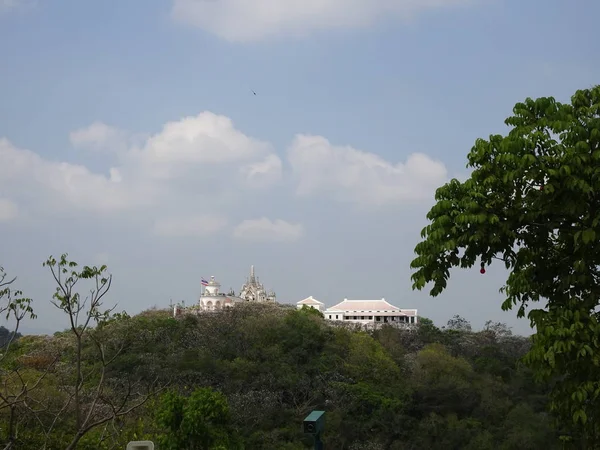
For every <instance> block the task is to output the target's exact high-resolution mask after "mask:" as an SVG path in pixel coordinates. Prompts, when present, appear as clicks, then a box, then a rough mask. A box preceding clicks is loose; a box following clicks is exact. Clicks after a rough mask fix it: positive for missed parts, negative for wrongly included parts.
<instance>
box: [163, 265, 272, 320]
mask: <svg viewBox="0 0 600 450" xmlns="http://www.w3.org/2000/svg"><path fill="white" fill-rule="evenodd" d="M201 284H202V286H203V287H204V289H203V291H202V292H201V294H200V298H199V299H198V302H197V303H196V304H193V305H191V306H187V307H186V306H185V304H184V303H183V302H181V303H179V304H177V305H174V306H173V316H174V317H178V316H181V315H183V314H200V313H204V312H211V311H220V310H223V309H224V308H231V307H233V306H235V305H236V304H239V303H244V302H252V303H266V302H275V301H276V296H275V292H273V291H270V292H267V291H266V289H265V287H264V286H263V285H262V284H261V283H260V282H259V280H258V277H257V276H256V275H255V274H254V266H251V267H250V277H248V278H247V279H246V283H244V285H243V286H242V289H241V291H240V293H239V295H236V294H235V292H234V290H233V289H230V290H229V292H228V293H227V294H225V293H223V292H221V291H220V289H221V283H219V282H218V281H217V280H216V279H215V277H214V276H211V277H210V281H206V280H204V279H202V283H201Z"/></svg>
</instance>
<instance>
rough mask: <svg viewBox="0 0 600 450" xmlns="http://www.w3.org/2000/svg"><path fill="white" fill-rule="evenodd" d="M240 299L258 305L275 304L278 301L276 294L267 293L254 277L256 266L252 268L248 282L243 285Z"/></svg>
mask: <svg viewBox="0 0 600 450" xmlns="http://www.w3.org/2000/svg"><path fill="white" fill-rule="evenodd" d="M240 298H242V299H243V300H245V301H247V302H257V303H266V302H275V301H276V299H277V297H276V295H275V292H273V291H269V292H267V290H266V289H265V287H264V286H263V285H262V284H261V283H260V281H259V280H258V277H257V276H255V275H254V266H250V277H249V278H246V282H245V283H244V284H243V285H242V289H241V290H240Z"/></svg>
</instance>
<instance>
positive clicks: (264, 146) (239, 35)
mask: <svg viewBox="0 0 600 450" xmlns="http://www.w3.org/2000/svg"><path fill="white" fill-rule="evenodd" d="M542 5H543V6H542ZM599 16H600V3H598V2H597V1H594V0H572V1H570V2H565V1H562V0H548V1H546V2H543V3H541V2H539V1H533V0H121V1H119V2H116V1H106V0H87V1H81V0H38V1H36V0H0V265H2V266H4V268H5V269H6V271H7V272H8V273H10V274H11V275H14V276H18V280H17V282H16V283H17V286H18V287H19V288H20V289H22V290H23V291H24V293H25V294H26V295H27V296H29V297H31V298H33V299H34V303H33V305H34V308H35V311H36V313H37V314H38V319H37V320H36V321H32V322H28V323H26V324H25V326H24V328H23V329H24V330H25V331H26V332H27V331H28V332H41V333H46V332H52V331H55V330H57V329H62V328H63V327H64V326H66V321H65V319H64V317H63V316H61V314H60V313H59V312H58V311H57V310H56V308H54V307H53V306H52V305H51V303H50V299H51V296H52V293H53V291H54V288H55V286H54V284H53V281H52V277H51V275H50V273H49V272H48V270H47V269H45V268H43V267H42V262H43V261H44V260H45V259H46V258H47V257H48V256H49V255H54V256H58V255H60V254H61V253H65V252H66V253H68V254H69V257H70V258H71V259H73V260H75V261H77V262H79V263H80V264H82V265H84V264H87V265H95V264H98V265H99V264H107V266H108V268H109V271H110V272H111V273H112V274H113V285H112V288H111V292H110V294H109V295H108V296H107V297H105V299H106V303H107V305H113V304H118V309H119V310H123V309H124V310H126V311H127V312H129V313H130V314H134V313H138V312H140V311H142V310H144V309H147V308H150V307H154V306H158V307H167V306H168V305H169V303H170V300H172V301H174V302H179V301H182V300H184V301H185V302H186V304H191V303H192V302H194V301H195V300H196V299H197V297H198V295H199V293H200V288H201V285H200V279H201V278H202V277H204V278H206V277H209V276H211V275H214V276H215V277H216V278H217V279H218V280H219V281H220V282H221V283H222V285H223V289H228V288H229V287H232V288H234V289H235V290H236V291H237V290H239V288H240V287H241V285H242V283H243V282H244V280H245V277H246V276H247V275H248V272H249V268H250V265H251V264H253V265H254V266H255V267H256V272H257V275H258V276H259V277H260V279H261V281H262V282H263V283H264V284H265V287H267V288H268V289H273V290H275V292H276V293H277V297H278V300H279V301H280V302H282V303H295V302H297V301H299V300H302V299H304V298H306V297H308V296H310V295H312V296H313V297H315V298H317V299H319V300H321V301H323V302H324V303H325V304H326V305H328V306H332V305H334V304H336V303H338V302H339V301H341V300H343V299H344V298H348V299H379V298H385V299H386V300H388V301H389V302H391V303H392V304H394V305H396V306H398V307H401V308H417V309H418V310H419V315H421V316H424V317H429V318H431V319H432V320H433V321H434V322H435V323H436V324H438V325H440V326H441V325H444V324H445V323H446V322H447V321H448V319H450V318H451V317H452V316H453V315H455V314H459V315H461V316H463V317H465V318H466V319H468V320H469V321H471V323H472V325H473V327H474V328H481V327H482V326H483V324H484V323H485V321H487V320H493V321H500V322H505V323H507V324H508V325H510V326H511V327H513V331H514V332H516V333H519V334H528V333H530V329H529V324H528V321H527V320H518V319H517V318H516V312H515V311H509V312H503V311H501V308H500V305H501V303H502V295H501V294H500V293H499V288H500V287H501V286H502V285H503V282H504V281H505V280H506V276H507V273H506V271H505V269H504V268H503V267H500V266H499V265H492V266H491V267H489V268H488V270H487V272H486V273H485V274H484V275H482V274H480V273H479V268H478V267H474V268H473V269H470V270H460V271H458V270H457V271H454V272H452V276H451V280H450V282H449V285H448V289H447V290H446V291H445V292H444V293H443V294H442V295H440V296H438V297H435V298H431V297H429V295H428V292H427V291H422V292H416V291H413V290H412V289H411V281H410V275H411V270H410V267H409V264H410V261H411V260H412V259H413V257H414V247H415V245H416V244H417V243H418V242H419V239H420V235H419V233H420V230H421V229H422V228H423V227H424V226H425V225H426V224H427V221H426V219H425V214H426V213H427V211H428V209H429V208H430V207H431V206H432V205H433V201H434V200H433V199H434V197H433V195H434V191H435V189H436V188H437V187H439V186H440V185H442V184H444V183H445V182H446V181H448V180H449V179H451V178H453V177H457V178H459V179H464V178H465V177H467V176H468V173H469V172H468V169H467V168H466V155H467V154H468V152H469V150H470V148H471V147H472V145H473V144H474V142H475V140H476V139H477V138H486V137H488V136H489V135H490V134H496V133H506V132H507V131H508V128H507V127H506V126H505V125H504V119H505V118H506V117H508V116H509V115H510V114H511V109H512V107H513V106H514V104H515V103H517V102H519V101H522V100H524V99H525V98H527V97H534V98H535V97H539V96H553V97H555V98H557V99H558V100H560V101H568V99H569V98H570V96H571V95H572V94H573V93H574V92H575V91H576V90H577V89H581V88H588V87H591V86H592V85H594V84H597V83H598V81H599V79H600V48H599V47H598V43H597V39H596V37H597V36H596V35H595V33H594V30H595V29H596V28H597V24H596V22H595V21H596V18H597V17H599ZM255 93H256V95H255ZM82 288H83V289H84V293H85V286H83V287H82Z"/></svg>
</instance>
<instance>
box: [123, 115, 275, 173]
mask: <svg viewBox="0 0 600 450" xmlns="http://www.w3.org/2000/svg"><path fill="white" fill-rule="evenodd" d="M270 151H271V146H270V144H268V143H267V142H263V141H259V140H257V139H253V138H251V137H248V136H246V135H245V134H243V133H242V132H241V131H238V130H237V129H236V128H235V127H234V125H233V122H232V121H231V119H229V118H228V117H225V116H222V115H217V114H213V113H211V112H208V111H205V112H203V113H201V114H199V115H197V116H194V117H185V118H183V119H181V120H178V121H175V122H169V123H167V124H165V125H164V127H163V129H162V131H161V132H160V133H158V134H156V135H154V136H151V137H150V138H149V139H148V140H147V141H146V143H145V145H144V146H143V147H141V148H136V149H134V150H133V151H132V153H131V155H130V156H131V157H132V158H133V163H134V164H135V165H137V164H139V165H141V167H142V170H144V172H145V173H146V174H148V175H151V176H152V177H155V178H166V179H168V178H172V177H174V176H178V175H179V174H180V172H181V171H182V170H185V169H186V168H189V167H190V165H198V167H200V168H201V166H200V165H202V164H205V165H206V164H232V163H242V162H247V161H251V160H253V159H255V158H257V157H261V156H264V155H265V154H267V153H268V152H270Z"/></svg>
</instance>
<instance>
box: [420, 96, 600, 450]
mask: <svg viewBox="0 0 600 450" xmlns="http://www.w3.org/2000/svg"><path fill="white" fill-rule="evenodd" d="M505 123H506V124H507V125H508V126H510V127H511V129H510V131H509V132H508V133H507V134H506V135H505V136H502V135H492V136H490V137H489V139H488V140H485V139H478V140H477V141H476V142H475V145H474V146H473V148H472V149H471V152H470V153H469V155H468V167H470V168H471V169H472V173H471V176H470V178H469V179H467V180H466V181H464V182H460V181H458V180H456V179H454V180H451V181H450V182H449V183H448V184H446V185H444V186H443V187H441V188H439V189H438V190H437V191H436V195H435V198H436V204H435V205H434V206H433V207H432V208H431V210H430V212H429V213H428V215H427V218H428V219H429V221H430V223H429V224H428V225H427V226H426V227H425V228H424V229H423V231H422V238H423V241H422V242H420V243H419V244H418V245H417V246H416V248H415V252H416V253H417V257H416V258H415V259H414V261H413V262H412V264H411V267H412V268H413V269H415V272H414V273H413V275H412V280H413V282H414V284H413V287H414V288H416V289H423V288H424V287H425V286H426V285H427V283H430V282H431V283H433V285H432V287H431V291H430V292H431V295H433V296H435V295H438V294H440V293H441V292H442V291H443V290H444V289H445V288H446V285H447V281H448V279H449V277H450V270H451V269H452V268H453V267H461V268H469V267H472V266H474V265H475V264H480V266H481V272H482V273H485V267H486V266H488V265H490V264H491V263H492V262H493V261H495V260H497V261H501V262H502V263H503V265H504V266H505V267H506V269H508V271H509V274H508V278H507V280H506V283H505V285H504V286H503V287H502V290H501V291H502V292H503V293H504V294H505V296H506V298H505V301H504V303H503V304H502V307H503V309H505V310H507V309H511V308H513V307H515V306H516V307H517V314H518V316H519V317H522V316H524V315H526V314H527V315H528V317H529V319H530V320H531V324H532V326H533V327H535V329H536V333H535V335H534V336H533V345H532V348H531V350H530V352H529V353H528V355H527V362H528V363H529V364H530V365H531V367H532V368H534V369H535V373H536V375H538V376H539V377H540V378H542V379H545V380H551V379H554V380H556V383H555V387H554V391H553V404H552V406H553V410H554V411H555V412H556V413H557V416H558V418H559V419H560V420H561V422H562V424H563V426H565V427H568V428H570V429H571V431H572V432H574V433H582V435H583V436H584V438H585V439H587V441H586V446H587V448H596V447H597V446H598V445H600V444H599V443H598V436H599V433H600V428H599V427H600V410H599V405H600V404H599V402H598V397H599V395H600V324H599V323H598V305H599V302H600V268H599V266H600V86H596V87H593V88H591V89H586V90H579V91H577V92H576V93H575V94H574V95H573V96H572V98H571V102H570V103H565V104H563V103H560V102H557V101H556V100H555V99H553V98H550V97H546V98H538V99H536V100H533V99H530V98H528V99H526V100H525V101H524V102H522V103H518V104H516V105H515V107H514V109H513V116H511V117H509V118H508V119H506V121H505ZM540 301H541V302H542V303H541V304H539V303H538V302H540ZM571 422H575V429H574V430H573V426H574V425H573V424H572V423H571Z"/></svg>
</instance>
